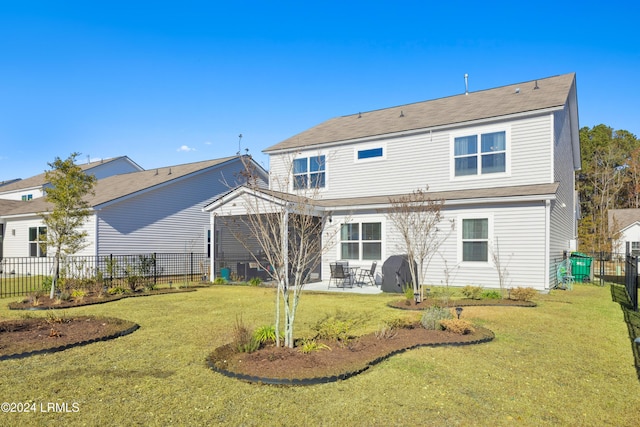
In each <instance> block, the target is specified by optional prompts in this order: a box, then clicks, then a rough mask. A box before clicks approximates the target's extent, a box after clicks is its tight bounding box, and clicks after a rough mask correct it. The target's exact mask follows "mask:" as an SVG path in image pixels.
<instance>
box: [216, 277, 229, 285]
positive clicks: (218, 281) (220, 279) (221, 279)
mask: <svg viewBox="0 0 640 427" xmlns="http://www.w3.org/2000/svg"><path fill="white" fill-rule="evenodd" d="M226 283H227V281H226V280H225V279H223V278H222V277H216V278H215V279H213V284H214V285H224V284H226Z"/></svg>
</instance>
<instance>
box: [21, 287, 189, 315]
mask: <svg viewBox="0 0 640 427" xmlns="http://www.w3.org/2000/svg"><path fill="white" fill-rule="evenodd" d="M194 291H195V289H193V288H175V289H166V288H165V289H154V290H141V291H136V292H124V293H118V294H114V295H111V294H108V293H103V294H95V293H87V294H86V295H83V296H82V297H70V298H69V299H60V298H54V299H50V298H49V295H30V296H28V297H25V298H24V299H22V300H21V301H16V302H12V303H9V309H11V310H51V309H62V308H72V307H81V306H85V305H92V304H104V303H107V302H112V301H118V300H121V299H123V298H132V297H145V296H151V295H166V294H174V293H179V292H194Z"/></svg>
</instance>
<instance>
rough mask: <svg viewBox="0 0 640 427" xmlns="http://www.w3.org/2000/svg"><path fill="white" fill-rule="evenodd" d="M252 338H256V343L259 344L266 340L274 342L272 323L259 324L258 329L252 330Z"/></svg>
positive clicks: (274, 334)
mask: <svg viewBox="0 0 640 427" xmlns="http://www.w3.org/2000/svg"><path fill="white" fill-rule="evenodd" d="M253 338H254V339H255V340H257V341H258V343H260V344H265V343H267V342H272V343H274V344H275V343H276V327H275V326H273V325H264V326H260V327H259V328H258V329H256V330H255V331H253ZM280 338H282V337H280Z"/></svg>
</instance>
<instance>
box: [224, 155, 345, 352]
mask: <svg viewBox="0 0 640 427" xmlns="http://www.w3.org/2000/svg"><path fill="white" fill-rule="evenodd" d="M289 163H290V166H291V167H290V168H289V174H288V177H291V179H295V177H294V175H293V173H292V171H293V161H291V162H289ZM245 166H246V171H245V173H244V174H245V178H246V183H245V185H244V186H243V187H242V190H240V191H242V195H241V199H242V200H241V202H238V203H236V206H238V204H241V205H242V206H243V208H244V211H245V212H246V214H245V215H241V216H234V217H230V216H225V217H223V218H225V219H223V223H224V224H225V225H226V226H227V227H228V229H229V230H230V231H231V233H232V234H233V236H234V237H235V238H236V240H238V241H239V242H240V243H241V244H242V246H243V247H244V248H245V249H246V250H247V251H248V252H249V253H250V255H251V257H252V258H253V260H254V261H255V262H256V263H257V264H258V265H259V266H260V268H261V269H263V270H264V271H266V272H267V274H268V275H269V277H270V278H271V279H272V280H273V281H274V282H275V283H276V284H277V293H276V310H275V329H276V336H278V337H279V336H280V330H281V328H280V318H281V309H282V310H284V345H285V346H287V347H293V344H294V341H293V326H294V321H295V316H296V311H297V308H298V304H299V301H300V295H301V292H302V288H303V285H304V284H305V283H306V282H307V281H308V280H309V278H310V275H311V273H312V272H313V271H314V270H316V269H317V268H318V266H319V265H320V262H321V259H322V255H323V254H324V253H326V251H327V250H329V249H330V248H331V247H332V246H333V245H334V244H335V240H334V239H335V234H336V231H335V230H333V229H329V230H328V231H327V228H326V226H327V220H328V218H329V217H330V215H331V212H328V211H326V210H323V209H320V208H318V206H317V203H316V202H317V200H318V190H319V188H320V185H321V183H322V182H323V179H324V178H323V177H314V178H312V179H308V180H307V181H306V183H304V182H302V180H300V181H298V184H297V185H296V189H295V190H294V191H293V192H290V191H289V189H290V187H289V185H293V183H292V181H291V180H290V179H289V178H288V177H285V176H280V177H279V179H280V181H279V182H278V183H277V185H279V186H281V187H282V190H284V191H274V190H269V189H265V188H264V183H262V182H261V181H260V180H258V179H257V175H256V174H255V173H253V171H252V169H251V168H252V165H251V163H250V162H249V161H246V162H245ZM272 185H273V184H272ZM277 345H278V346H279V345H280V342H279V340H277Z"/></svg>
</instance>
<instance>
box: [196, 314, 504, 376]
mask: <svg viewBox="0 0 640 427" xmlns="http://www.w3.org/2000/svg"><path fill="white" fill-rule="evenodd" d="M475 329H476V331H475V332H473V333H470V334H466V335H459V334H454V333H451V332H446V331H433V330H427V329H424V328H422V327H417V326H416V327H414V328H412V329H406V328H399V329H395V330H394V332H395V334H394V335H393V336H391V337H386V338H378V337H376V335H375V334H369V335H365V336H361V337H358V338H354V339H352V340H351V341H350V342H348V343H347V344H346V345H345V344H342V343H339V342H336V341H333V342H331V341H321V340H318V342H319V343H322V344H325V345H327V346H329V349H322V350H318V351H314V352H311V353H307V354H305V353H302V351H301V350H300V347H294V348H288V347H280V348H277V347H275V346H273V345H271V346H267V347H265V348H261V349H259V350H257V351H255V352H253V353H238V352H236V351H234V349H233V348H232V347H231V345H230V344H227V345H225V346H222V347H219V348H217V349H215V350H214V351H213V352H212V353H211V354H210V356H209V358H208V361H209V365H210V366H211V367H212V368H213V369H214V370H217V371H219V372H222V373H223V374H226V375H229V376H236V377H238V376H249V377H254V378H251V379H249V378H246V377H245V378H240V379H244V380H249V381H252V382H271V381H269V380H272V379H276V380H279V379H283V380H305V379H307V380H308V379H326V380H328V381H335V380H336V378H335V377H339V378H338V379H344V378H347V377H349V376H351V375H352V374H355V373H358V372H361V371H363V370H366V369H367V368H369V367H370V366H372V365H373V364H375V363H378V362H380V361H381V360H383V359H384V358H386V357H387V356H390V355H393V354H395V353H398V352H401V351H404V350H407V349H411V348H415V347H419V346H440V345H464V344H475V343H479V342H486V341H490V340H491V339H493V337H494V335H493V332H491V331H490V330H488V329H485V328H480V327H475ZM330 377H334V378H330ZM319 382H326V381H319ZM275 383H278V381H275ZM283 383H286V381H284V382H283Z"/></svg>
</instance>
